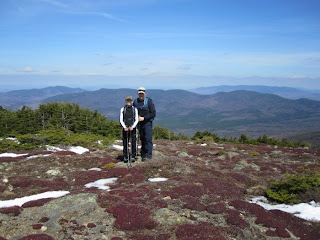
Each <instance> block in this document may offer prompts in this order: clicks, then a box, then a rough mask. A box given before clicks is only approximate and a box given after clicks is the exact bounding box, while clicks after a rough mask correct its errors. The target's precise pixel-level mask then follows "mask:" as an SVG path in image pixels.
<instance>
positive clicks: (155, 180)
mask: <svg viewBox="0 0 320 240" xmlns="http://www.w3.org/2000/svg"><path fill="white" fill-rule="evenodd" d="M148 181H149V182H165V181H168V178H149V179H148Z"/></svg>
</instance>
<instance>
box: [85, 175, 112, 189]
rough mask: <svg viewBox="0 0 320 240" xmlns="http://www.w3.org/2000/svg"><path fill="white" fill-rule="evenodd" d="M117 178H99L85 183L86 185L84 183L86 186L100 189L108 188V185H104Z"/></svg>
mask: <svg viewBox="0 0 320 240" xmlns="http://www.w3.org/2000/svg"><path fill="white" fill-rule="evenodd" d="M117 179H118V178H106V179H100V180H97V181H95V182H91V183H87V184H86V185H84V186H85V187H86V188H91V187H96V188H99V189H102V190H107V191H109V190H110V187H109V186H106V185H107V184H108V185H110V184H112V183H114V182H115V181H117Z"/></svg>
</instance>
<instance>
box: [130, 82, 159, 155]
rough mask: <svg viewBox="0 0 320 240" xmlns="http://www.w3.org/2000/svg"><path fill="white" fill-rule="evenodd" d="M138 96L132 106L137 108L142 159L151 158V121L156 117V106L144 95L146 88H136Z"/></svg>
mask: <svg viewBox="0 0 320 240" xmlns="http://www.w3.org/2000/svg"><path fill="white" fill-rule="evenodd" d="M138 96H139V97H138V98H137V99H135V100H134V102H133V106H135V107H136V108H137V109H138V114H139V126H138V129H139V133H140V140H141V158H142V161H144V160H146V159H151V158H152V148H153V143H152V121H153V119H154V118H155V117H156V108H155V106H154V103H153V101H152V99H151V98H149V97H147V96H146V89H145V88H143V87H140V88H139V89H138Z"/></svg>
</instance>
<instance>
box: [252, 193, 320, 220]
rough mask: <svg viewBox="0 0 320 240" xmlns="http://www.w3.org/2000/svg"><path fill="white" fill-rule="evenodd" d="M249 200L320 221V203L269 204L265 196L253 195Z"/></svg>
mask: <svg viewBox="0 0 320 240" xmlns="http://www.w3.org/2000/svg"><path fill="white" fill-rule="evenodd" d="M250 202H252V203H256V204H258V205H260V206H261V207H263V208H264V209H266V210H281V211H284V212H287V213H292V214H294V215H295V216H297V217H299V218H303V219H305V220H309V221H320V203H316V202H314V201H311V202H310V203H299V204H295V205H292V206H291V205H286V204H277V205H271V204H269V203H268V200H267V199H266V198H265V197H255V198H253V199H252V200H251V201H250Z"/></svg>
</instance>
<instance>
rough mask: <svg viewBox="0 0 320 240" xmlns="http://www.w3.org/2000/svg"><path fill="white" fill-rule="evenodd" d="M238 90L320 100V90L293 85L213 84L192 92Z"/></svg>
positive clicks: (211, 92) (207, 92)
mask: <svg viewBox="0 0 320 240" xmlns="http://www.w3.org/2000/svg"><path fill="white" fill-rule="evenodd" d="M237 90H247V91H255V92H259V93H270V94H276V95H278V96H280V97H284V98H288V99H300V98H308V99H312V100H317V101H320V90H310V89H299V88H291V87H272V86H261V85H236V86H227V85H223V86H212V87H201V88H196V89H192V90H190V91H191V92H194V93H198V94H204V95H211V94H215V93H218V92H232V91H237Z"/></svg>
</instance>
